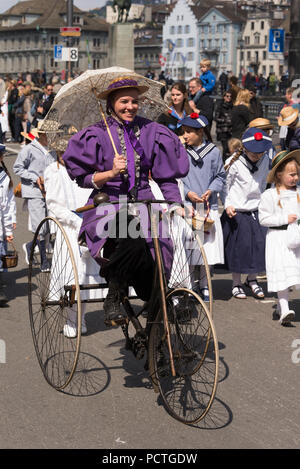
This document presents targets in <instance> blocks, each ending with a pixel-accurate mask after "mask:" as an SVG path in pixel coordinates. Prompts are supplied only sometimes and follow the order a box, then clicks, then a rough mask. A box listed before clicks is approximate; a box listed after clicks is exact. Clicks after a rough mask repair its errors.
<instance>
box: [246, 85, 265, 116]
mask: <svg viewBox="0 0 300 469" xmlns="http://www.w3.org/2000/svg"><path fill="white" fill-rule="evenodd" d="M248 90H249V93H250V108H249V111H250V118H251V120H253V119H257V117H263V106H262V104H261V102H260V100H259V99H258V98H257V97H256V87H255V86H253V85H250V86H249V87H248Z"/></svg>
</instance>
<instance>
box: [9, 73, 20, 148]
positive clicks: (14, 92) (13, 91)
mask: <svg viewBox="0 0 300 469" xmlns="http://www.w3.org/2000/svg"><path fill="white" fill-rule="evenodd" d="M18 94H19V93H18V88H17V82H16V80H10V81H9V85H8V101H7V102H8V123H9V128H10V134H11V140H12V141H14V140H16V137H15V108H14V105H15V104H16V102H17V100H18Z"/></svg>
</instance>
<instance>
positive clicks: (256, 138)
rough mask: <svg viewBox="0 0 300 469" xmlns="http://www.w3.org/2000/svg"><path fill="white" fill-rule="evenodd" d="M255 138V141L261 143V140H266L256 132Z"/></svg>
mask: <svg viewBox="0 0 300 469" xmlns="http://www.w3.org/2000/svg"><path fill="white" fill-rule="evenodd" d="M254 138H255V140H257V141H259V140H262V139H263V138H264V136H263V134H262V133H261V132H256V133H255V134H254Z"/></svg>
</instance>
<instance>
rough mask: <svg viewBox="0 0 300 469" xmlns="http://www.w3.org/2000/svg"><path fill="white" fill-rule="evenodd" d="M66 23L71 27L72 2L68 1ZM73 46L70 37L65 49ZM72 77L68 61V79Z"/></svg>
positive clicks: (71, 0)
mask: <svg viewBox="0 0 300 469" xmlns="http://www.w3.org/2000/svg"><path fill="white" fill-rule="evenodd" d="M67 23H68V26H73V0H68V4H67ZM72 45H73V39H72V38H71V37H68V40H67V47H72ZM71 76H72V66H71V61H70V60H69V62H68V78H71Z"/></svg>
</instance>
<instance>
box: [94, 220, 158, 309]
mask: <svg viewBox="0 0 300 469" xmlns="http://www.w3.org/2000/svg"><path fill="white" fill-rule="evenodd" d="M132 219H133V217H131V216H128V224H129V223H130V221H131V220H132ZM117 221H118V215H117ZM117 226H118V224H117ZM127 227H128V225H127ZM137 229H139V227H138V226H137ZM103 255H104V257H105V258H106V259H109V262H108V263H107V264H106V265H105V266H104V267H102V268H101V270H100V275H101V276H103V277H104V278H105V279H106V281H107V282H109V281H110V280H112V281H116V282H118V283H126V284H127V285H130V286H132V287H133V288H134V289H135V291H136V294H137V295H138V297H139V298H141V299H142V300H143V301H148V300H149V299H150V296H151V291H152V284H153V279H154V261H153V258H152V255H151V252H150V249H149V246H148V244H147V242H146V240H145V239H144V238H142V237H138V238H131V237H130V234H129V233H128V230H127V237H122V238H120V237H119V236H118V231H117V232H116V237H115V236H114V237H109V238H108V239H107V241H106V243H105V245H104V252H103Z"/></svg>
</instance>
